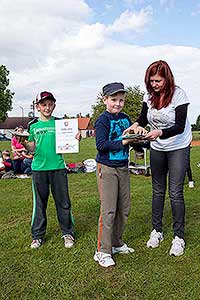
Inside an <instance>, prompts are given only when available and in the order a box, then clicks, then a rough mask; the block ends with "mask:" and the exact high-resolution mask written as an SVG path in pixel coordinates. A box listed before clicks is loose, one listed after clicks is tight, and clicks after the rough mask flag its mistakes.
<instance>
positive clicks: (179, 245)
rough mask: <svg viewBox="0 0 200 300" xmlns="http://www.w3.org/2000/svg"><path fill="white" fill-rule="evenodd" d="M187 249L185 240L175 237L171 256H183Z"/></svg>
mask: <svg viewBox="0 0 200 300" xmlns="http://www.w3.org/2000/svg"><path fill="white" fill-rule="evenodd" d="M184 249H185V241H184V239H181V238H179V237H178V236H175V238H174V239H173V241H172V246H171V249H170V251H169V255H174V256H180V255H183V253H184Z"/></svg>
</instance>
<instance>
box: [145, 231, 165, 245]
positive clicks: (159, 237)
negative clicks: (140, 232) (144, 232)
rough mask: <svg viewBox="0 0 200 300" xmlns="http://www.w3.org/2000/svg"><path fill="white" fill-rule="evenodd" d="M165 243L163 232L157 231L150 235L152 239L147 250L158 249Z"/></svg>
mask: <svg viewBox="0 0 200 300" xmlns="http://www.w3.org/2000/svg"><path fill="white" fill-rule="evenodd" d="M162 241H163V234H162V232H158V231H156V230H155V229H154V230H153V231H152V232H151V234H150V239H149V240H148V241H147V248H156V247H158V246H159V244H160V242H162Z"/></svg>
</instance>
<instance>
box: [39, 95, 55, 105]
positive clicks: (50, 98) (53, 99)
mask: <svg viewBox="0 0 200 300" xmlns="http://www.w3.org/2000/svg"><path fill="white" fill-rule="evenodd" d="M46 99H49V100H52V101H54V102H56V99H55V98H52V97H44V98H42V99H40V100H38V101H36V102H35V103H36V104H38V103H40V102H42V101H44V100H46Z"/></svg>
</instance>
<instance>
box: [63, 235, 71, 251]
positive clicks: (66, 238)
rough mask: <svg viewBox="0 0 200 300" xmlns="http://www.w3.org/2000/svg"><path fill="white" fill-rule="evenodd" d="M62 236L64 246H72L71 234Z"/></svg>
mask: <svg viewBox="0 0 200 300" xmlns="http://www.w3.org/2000/svg"><path fill="white" fill-rule="evenodd" d="M63 238H64V245H65V248H71V247H73V246H74V238H73V236H72V235H71V234H65V235H64V236H63Z"/></svg>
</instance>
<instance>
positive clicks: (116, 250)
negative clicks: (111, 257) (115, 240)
mask: <svg viewBox="0 0 200 300" xmlns="http://www.w3.org/2000/svg"><path fill="white" fill-rule="evenodd" d="M134 251H135V250H134V249H133V248H130V247H128V246H127V245H126V244H124V245H122V246H121V247H112V254H117V253H122V254H129V253H133V252H134Z"/></svg>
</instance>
